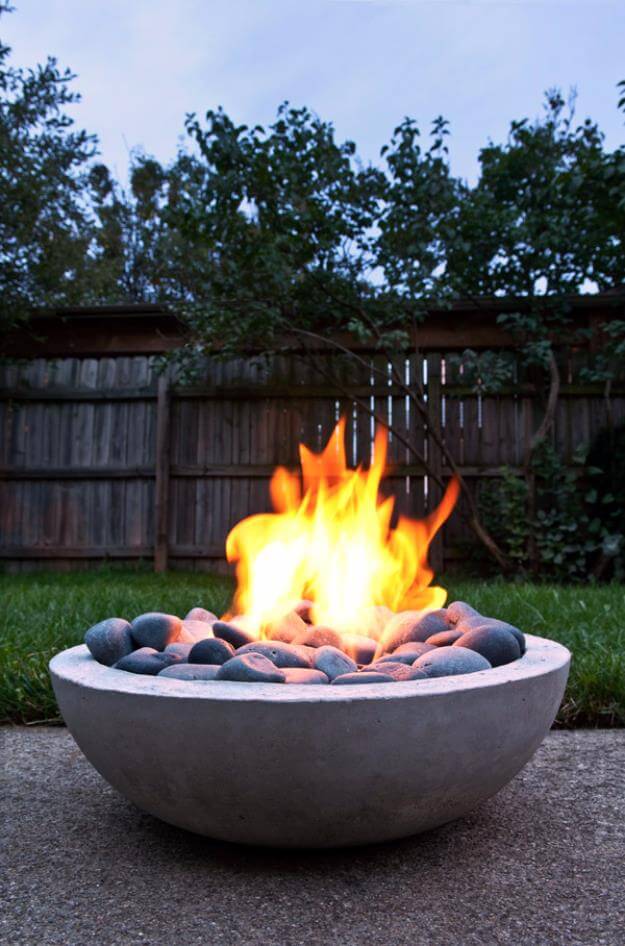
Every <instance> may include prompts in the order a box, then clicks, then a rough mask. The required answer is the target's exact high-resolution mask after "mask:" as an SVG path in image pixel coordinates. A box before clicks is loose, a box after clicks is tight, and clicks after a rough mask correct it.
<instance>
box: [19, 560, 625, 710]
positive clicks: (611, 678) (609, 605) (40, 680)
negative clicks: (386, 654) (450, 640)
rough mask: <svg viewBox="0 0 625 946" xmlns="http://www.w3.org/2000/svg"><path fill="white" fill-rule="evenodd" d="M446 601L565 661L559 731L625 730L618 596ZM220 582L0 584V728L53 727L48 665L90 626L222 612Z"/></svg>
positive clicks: (49, 577)
mask: <svg viewBox="0 0 625 946" xmlns="http://www.w3.org/2000/svg"><path fill="white" fill-rule="evenodd" d="M441 583H442V584H443V585H445V586H446V587H447V588H448V589H449V595H450V598H449V600H454V599H458V598H460V599H462V600H465V601H469V602H470V603H471V604H472V605H473V606H474V607H476V608H478V609H479V610H480V611H482V613H484V614H489V615H492V616H496V617H499V618H502V619H503V620H506V621H510V622H511V623H513V624H516V625H517V626H518V627H521V628H522V629H523V630H526V631H529V632H531V633H535V634H541V635H543V636H547V637H552V638H554V639H555V640H558V641H561V642H562V643H563V644H565V645H566V646H567V647H569V648H570V649H571V650H572V652H573V666H572V669H571V677H570V680H569V686H568V690H567V694H566V697H565V700H564V703H563V705H562V708H561V710H560V713H559V716H558V722H559V723H560V724H561V725H565V726H623V725H625V587H624V586H623V585H604V586H596V587H589V588H581V587H562V586H552V585H535V584H529V583H525V584H510V583H506V582H503V581H501V582H500V581H492V580H490V581H487V580H470V581H469V580H458V579H455V578H450V579H449V580H448V581H442V582H441ZM231 590H232V583H231V582H230V581H229V580H228V579H224V578H217V577H214V576H210V575H202V574H190V573H176V572H174V573H170V574H168V575H166V576H162V575H154V574H152V573H150V572H141V571H131V570H129V571H119V570H107V571H98V572H79V573H74V574H53V573H48V574H37V575H24V576H10V575H0V602H1V609H0V719H1V720H2V721H5V722H6V721H8V720H12V721H15V722H38V721H44V720H50V721H58V712H57V709H56V704H55V701H54V696H53V694H52V690H51V687H50V683H49V679H48V671H47V663H48V661H49V659H50V657H51V656H52V655H53V654H55V653H56V652H57V651H59V650H61V649H62V648H64V647H69V646H71V645H73V644H76V643H79V642H81V641H82V637H83V634H84V631H85V630H86V628H87V627H89V626H90V625H91V624H94V623H95V622H96V621H100V620H102V619H103V618H105V617H110V616H111V615H118V616H121V617H128V618H132V617H133V616H135V615H137V614H140V613H141V612H142V611H157V610H158V611H167V612H170V613H173V614H181V615H183V614H185V613H186V612H187V611H188V610H189V609H190V608H192V607H194V606H195V605H202V606H204V607H207V608H210V609H211V610H213V611H216V612H220V611H223V610H225V608H226V606H227V603H228V601H229V596H230V594H231Z"/></svg>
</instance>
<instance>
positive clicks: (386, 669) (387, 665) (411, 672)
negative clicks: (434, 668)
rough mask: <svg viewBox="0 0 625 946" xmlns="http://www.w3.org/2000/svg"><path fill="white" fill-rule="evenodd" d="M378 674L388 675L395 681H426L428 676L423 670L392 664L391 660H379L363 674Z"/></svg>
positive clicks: (363, 671)
mask: <svg viewBox="0 0 625 946" xmlns="http://www.w3.org/2000/svg"><path fill="white" fill-rule="evenodd" d="M371 671H373V672H377V673H385V674H386V673H388V674H389V676H391V677H392V678H393V680H421V679H423V680H425V679H426V678H427V674H426V673H425V672H424V671H423V670H419V669H417V668H415V667H412V666H410V665H409V664H404V663H399V662H397V663H392V662H391V661H390V660H387V661H381V660H377V661H376V662H375V663H374V664H370V665H369V666H368V667H365V668H364V669H363V670H362V671H361V672H362V673H369V672H371Z"/></svg>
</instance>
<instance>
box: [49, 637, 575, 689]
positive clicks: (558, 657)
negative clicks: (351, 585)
mask: <svg viewBox="0 0 625 946" xmlns="http://www.w3.org/2000/svg"><path fill="white" fill-rule="evenodd" d="M525 638H526V642H527V650H526V652H525V653H524V654H523V656H522V657H520V658H519V659H518V660H514V661H513V662H512V663H509V664H505V665H504V666H503V667H493V668H491V669H490V670H479V671H477V673H466V674H458V675H457V676H452V677H433V678H431V679H427V680H407V681H395V682H394V683H363V684H358V685H357V686H310V685H309V684H298V683H289V684H283V683H238V682H234V681H230V680H227V681H226V680H201V681H194V680H176V679H173V678H171V677H169V678H168V677H159V676H156V677H152V676H146V675H143V674H137V673H128V671H126V670H115V669H114V668H113V667H106V666H104V665H103V664H100V663H98V662H97V661H96V660H94V658H93V657H92V656H91V654H90V653H89V651H88V649H87V647H86V645H85V644H79V645H78V646H77V647H70V648H69V649H67V650H64V651H61V652H60V653H58V654H57V655H56V656H55V657H53V658H52V660H51V661H50V672H51V673H52V674H53V675H55V676H57V677H59V678H61V679H64V680H67V681H69V682H71V683H74V684H76V685H78V686H82V687H85V688H87V689H95V690H101V691H109V692H118V693H131V694H141V695H144V696H153V697H157V698H159V699H163V698H169V699H174V700H175V699H194V700H197V699H199V700H226V701H235V702H252V703H257V702H259V701H261V702H267V703H293V702H306V703H320V702H324V703H326V702H330V703H337V702H339V703H340V702H343V701H349V702H353V701H354V700H355V699H360V700H397V699H404V698H408V697H414V696H419V697H423V698H426V697H428V696H436V695H437V694H441V693H458V692H462V691H468V690H475V689H488V688H489V687H499V686H505V685H506V684H508V683H512V682H514V681H515V680H526V679H529V678H532V677H540V676H542V675H543V674H545V673H552V672H553V671H555V670H557V669H559V668H560V667H562V666H564V665H565V664H567V663H568V662H569V660H570V657H571V654H570V652H569V651H568V650H567V648H566V647H564V646H563V645H562V644H558V643H557V642H556V641H552V640H549V639H548V638H544V637H537V636H535V635H533V634H526V635H525Z"/></svg>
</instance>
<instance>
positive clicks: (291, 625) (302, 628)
mask: <svg viewBox="0 0 625 946" xmlns="http://www.w3.org/2000/svg"><path fill="white" fill-rule="evenodd" d="M307 627H308V624H307V623H306V622H305V621H304V620H303V619H302V618H301V617H300V616H299V614H297V613H296V612H295V611H289V612H288V614H284V615H283V616H282V617H281V618H279V619H278V620H277V621H272V622H271V624H270V625H269V627H268V628H267V631H266V633H267V637H268V638H269V639H270V640H272V641H282V643H283V644H290V643H291V642H292V641H294V640H296V639H297V638H298V637H299V636H300V635H301V634H304V633H305V632H306V629H307Z"/></svg>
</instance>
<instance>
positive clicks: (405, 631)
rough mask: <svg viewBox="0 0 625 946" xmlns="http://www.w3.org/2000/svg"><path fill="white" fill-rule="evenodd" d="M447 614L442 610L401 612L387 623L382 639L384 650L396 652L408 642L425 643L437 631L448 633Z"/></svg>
mask: <svg viewBox="0 0 625 946" xmlns="http://www.w3.org/2000/svg"><path fill="white" fill-rule="evenodd" d="M448 630H449V623H448V621H447V613H446V611H445V610H443V609H439V610H438V611H429V612H428V613H427V614H422V613H421V612H420V611H402V612H400V613H399V614H396V615H395V617H394V618H393V619H392V620H390V621H389V622H388V624H387V625H386V629H385V631H384V636H383V638H382V644H383V646H384V650H387V651H393V650H397V648H398V647H400V646H401V645H402V644H407V643H408V642H409V641H415V642H417V643H425V641H426V640H427V639H428V637H431V636H432V635H433V634H437V633H439V631H448Z"/></svg>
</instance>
